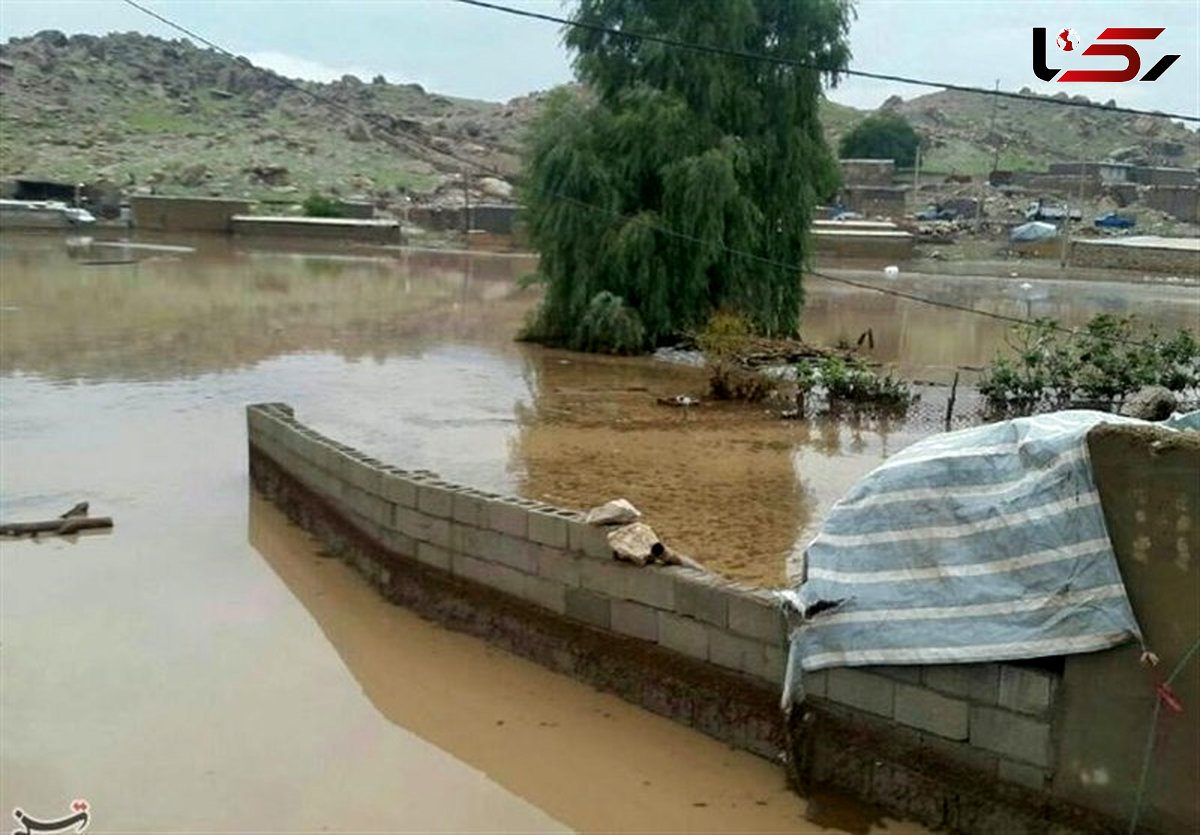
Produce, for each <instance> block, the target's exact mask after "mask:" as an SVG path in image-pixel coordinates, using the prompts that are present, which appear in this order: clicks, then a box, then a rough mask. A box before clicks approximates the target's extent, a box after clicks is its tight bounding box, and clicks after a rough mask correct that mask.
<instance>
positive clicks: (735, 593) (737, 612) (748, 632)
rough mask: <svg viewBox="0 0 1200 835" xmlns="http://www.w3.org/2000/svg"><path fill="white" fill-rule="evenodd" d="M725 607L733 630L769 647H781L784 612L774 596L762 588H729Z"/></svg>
mask: <svg viewBox="0 0 1200 835" xmlns="http://www.w3.org/2000/svg"><path fill="white" fill-rule="evenodd" d="M728 606H729V628H730V629H731V630H732V631H734V632H736V633H738V634H739V635H745V636H746V637H748V638H756V639H758V640H760V641H762V642H764V643H766V644H770V645H771V646H780V645H782V644H783V640H784V621H783V611H782V610H781V609H780V608H779V600H778V598H777V597H776V595H775V594H774V593H772V592H769V591H766V590H765V589H754V590H749V589H741V588H731V589H730V592H729V594H728Z"/></svg>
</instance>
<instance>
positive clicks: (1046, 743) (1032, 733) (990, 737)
mask: <svg viewBox="0 0 1200 835" xmlns="http://www.w3.org/2000/svg"><path fill="white" fill-rule="evenodd" d="M971 744H972V745H975V746H978V747H979V748H986V749H987V750H988V751H995V752H996V753H997V754H1001V755H1002V756H1005V757H1008V758H1009V759H1013V760H1018V761H1020V762H1023V763H1029V764H1030V765H1039V766H1042V767H1048V766H1049V765H1050V761H1051V757H1050V725H1049V724H1048V723H1046V722H1039V721H1038V720H1036V719H1031V718H1029V717H1027V716H1021V715H1019V714H1016V713H1010V712H1009V711H1007V710H999V709H997V708H992V707H982V706H979V705H973V706H972V707H971Z"/></svg>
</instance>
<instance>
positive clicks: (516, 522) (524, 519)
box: [487, 499, 529, 539]
mask: <svg viewBox="0 0 1200 835" xmlns="http://www.w3.org/2000/svg"><path fill="white" fill-rule="evenodd" d="M487 515H488V527H489V528H491V529H492V530H494V531H496V532H498V533H503V534H508V535H509V536H519V537H521V538H522V539H524V538H525V537H527V536H529V511H528V510H527V509H526V508H524V507H521V506H520V505H518V504H515V503H514V502H512V501H511V500H507V499H501V500H498V501H491V502H488V509H487Z"/></svg>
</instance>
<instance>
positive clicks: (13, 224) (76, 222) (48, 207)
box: [0, 200, 96, 229]
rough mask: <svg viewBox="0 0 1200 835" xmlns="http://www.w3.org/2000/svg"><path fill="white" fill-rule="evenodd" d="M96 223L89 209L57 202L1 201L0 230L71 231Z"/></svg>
mask: <svg viewBox="0 0 1200 835" xmlns="http://www.w3.org/2000/svg"><path fill="white" fill-rule="evenodd" d="M95 222H96V218H95V217H94V216H93V215H92V213H91V212H89V211H88V210H87V209H78V208H75V207H74V206H68V205H67V204H66V203H60V202H58V201H56V200H0V229H71V228H74V227H78V226H91V225H92V224H94V223H95Z"/></svg>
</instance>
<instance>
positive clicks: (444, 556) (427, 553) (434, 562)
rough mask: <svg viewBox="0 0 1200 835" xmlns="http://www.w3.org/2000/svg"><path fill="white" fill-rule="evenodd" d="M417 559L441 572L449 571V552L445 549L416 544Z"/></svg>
mask: <svg viewBox="0 0 1200 835" xmlns="http://www.w3.org/2000/svg"><path fill="white" fill-rule="evenodd" d="M417 559H418V560H420V561H421V562H423V563H425V564H426V565H430V566H433V567H434V568H440V569H442V570H443V571H450V570H451V567H450V563H451V559H450V552H449V551H447V550H446V549H445V548H439V547H437V546H436V545H430V544H429V543H428V542H418V543H417Z"/></svg>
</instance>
